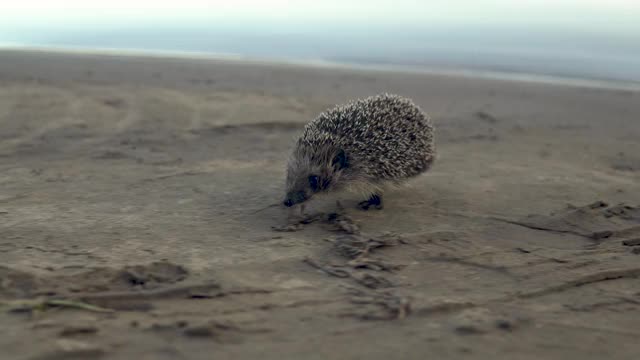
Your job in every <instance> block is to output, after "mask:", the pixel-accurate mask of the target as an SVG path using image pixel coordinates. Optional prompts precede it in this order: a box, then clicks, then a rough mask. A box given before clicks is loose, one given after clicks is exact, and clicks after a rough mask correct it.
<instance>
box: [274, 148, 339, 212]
mask: <svg viewBox="0 0 640 360" xmlns="http://www.w3.org/2000/svg"><path fill="white" fill-rule="evenodd" d="M349 167H350V164H349V159H348V155H347V154H346V153H345V151H344V150H343V149H340V148H339V147H337V146H327V145H326V144H325V146H322V147H319V148H317V147H313V148H311V147H309V146H305V145H301V144H298V146H297V147H296V149H295V150H294V152H293V154H292V155H291V157H290V158H289V163H288V165H287V182H286V195H285V199H284V201H283V204H284V205H285V206H287V207H290V206H293V205H295V204H300V203H303V202H305V201H307V200H309V199H310V198H311V197H312V196H313V195H315V194H317V193H322V192H328V191H333V190H338V189H340V188H341V187H342V186H343V185H344V184H343V182H344V180H345V179H346V178H348V177H349V176H348V172H349ZM345 175H346V176H345Z"/></svg>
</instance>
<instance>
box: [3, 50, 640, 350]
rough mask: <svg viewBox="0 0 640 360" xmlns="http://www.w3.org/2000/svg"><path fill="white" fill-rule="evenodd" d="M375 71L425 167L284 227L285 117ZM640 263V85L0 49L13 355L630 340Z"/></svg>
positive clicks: (289, 120)
mask: <svg viewBox="0 0 640 360" xmlns="http://www.w3.org/2000/svg"><path fill="white" fill-rule="evenodd" d="M381 92H392V93H397V94H400V95H404V96H407V97H410V98H412V99H413V100H414V101H415V103H416V104H418V105H419V106H420V107H421V108H422V109H424V110H425V111H426V112H427V113H428V114H430V116H431V117H432V118H433V121H434V123H435V126H436V129H437V137H436V143H437V148H438V160H437V162H436V164H435V165H434V167H433V169H432V170H431V171H430V172H429V173H427V174H425V176H422V177H420V178H418V179H416V180H415V181H413V182H412V183H411V186H409V187H407V188H404V189H400V190H397V191H394V192H392V193H388V194H386V204H385V209H384V210H380V211H377V210H370V211H360V210H358V209H357V208H356V206H355V204H356V203H357V202H358V201H360V200H362V199H359V198H357V197H353V196H351V197H350V196H349V195H342V197H341V199H342V200H344V201H343V204H345V207H346V210H345V211H346V213H340V214H335V213H334V212H335V210H336V209H335V198H334V197H326V198H324V199H319V200H318V201H315V202H313V203H311V204H310V205H309V206H308V207H307V212H309V213H310V214H311V215H312V216H311V217H310V218H308V219H307V220H306V221H304V223H300V224H296V225H295V226H289V227H286V226H284V225H286V224H287V221H288V220H287V211H286V210H285V209H284V208H281V207H276V206H272V207H269V205H271V204H274V203H278V202H280V201H281V199H282V197H283V195H284V194H283V187H284V171H285V162H286V158H287V155H288V153H289V150H290V148H291V146H292V145H293V141H294V139H295V137H296V136H297V135H298V134H299V133H300V132H301V130H302V128H303V126H304V125H305V124H306V123H307V122H308V121H310V120H311V119H313V118H314V117H315V116H316V115H317V114H318V113H320V112H321V111H323V110H325V109H326V108H328V107H332V106H333V105H335V104H340V103H344V102H346V101H349V100H351V99H354V98H359V97H365V96H369V95H375V94H377V93H381ZM313 215H315V216H313ZM639 277H640V92H638V91H633V90H629V89H618V90H616V89H605V88H596V87H586V86H566V85H562V84H543V83H534V82H521V81H510V80H499V79H489V78H479V77H478V78H476V77H472V76H453V75H437V74H419V73H410V72H383V71H364V70H355V69H348V68H331V67H312V66H301V65H283V64H280V65H279V64H268V63H258V62H240V61H230V60H213V59H184V58H182V59H179V58H174V59H171V58H166V59H165V58H160V57H142V56H126V57H118V56H108V55H104V54H103V55H100V54H84V55H83V54H68V53H67V54H65V53H53V52H41V51H38V52H28V51H1V52H0V308H1V309H2V312H1V313H0V324H2V326H0V349H2V351H1V352H0V358H1V359H70V358H77V359H92V358H102V359H134V358H135V359H140V360H142V359H211V358H220V359H253V358H261V359H263V360H267V359H283V358H284V359H390V358H399V359H424V358H427V357H428V358H433V359H459V358H478V359H480V358H482V359H484V358H486V359H495V358H498V357H500V358H509V359H536V360H537V359H636V358H637V356H638V353H640V343H639V342H638V338H639V337H640V316H638V311H640V280H639V279H638V278H639Z"/></svg>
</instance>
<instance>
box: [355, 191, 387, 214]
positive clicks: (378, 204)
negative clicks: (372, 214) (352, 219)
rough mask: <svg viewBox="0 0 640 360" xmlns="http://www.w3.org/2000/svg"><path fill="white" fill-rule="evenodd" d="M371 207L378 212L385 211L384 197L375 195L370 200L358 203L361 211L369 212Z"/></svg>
mask: <svg viewBox="0 0 640 360" xmlns="http://www.w3.org/2000/svg"><path fill="white" fill-rule="evenodd" d="M371 207H373V208H374V209H376V210H382V209H383V207H384V206H383V204H382V195H378V194H373V195H371V197H370V198H369V199H368V200H365V201H361V202H359V203H358V208H360V210H365V211H366V210H369V209H370V208H371Z"/></svg>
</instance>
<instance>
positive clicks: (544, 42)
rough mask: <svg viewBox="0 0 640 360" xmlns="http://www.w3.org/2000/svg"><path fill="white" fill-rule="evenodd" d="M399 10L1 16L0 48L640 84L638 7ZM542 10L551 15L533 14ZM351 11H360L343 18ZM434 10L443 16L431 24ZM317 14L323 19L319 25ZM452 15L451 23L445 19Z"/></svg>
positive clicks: (465, 1)
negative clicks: (194, 55)
mask: <svg viewBox="0 0 640 360" xmlns="http://www.w3.org/2000/svg"><path fill="white" fill-rule="evenodd" d="M496 1H497V2H496ZM397 2H398V8H399V9H400V10H398V11H396V10H395V9H396V8H395V7H393V2H389V1H387V2H381V3H376V2H375V1H373V0H371V1H367V2H363V1H357V0H356V1H355V2H354V3H351V4H352V5H353V4H356V5H358V4H359V5H360V6H365V5H367V6H369V10H371V9H372V6H374V5H376V4H377V5H378V7H377V8H375V7H373V9H377V10H378V11H375V12H371V14H372V15H367V13H366V12H365V14H364V15H363V14H360V13H353V14H349V13H348V12H347V13H345V11H346V10H344V9H343V10H344V11H341V12H334V13H331V12H330V10H331V9H333V8H331V7H330V6H334V7H335V8H336V9H339V6H340V5H339V3H338V2H334V3H333V4H332V5H331V4H330V6H329V5H328V6H329V7H326V8H325V7H323V8H318V9H316V13H312V15H313V14H315V15H314V16H311V15H309V16H308V18H305V16H306V15H305V14H306V13H305V12H301V11H302V10H304V9H302V10H301V9H297V8H294V9H293V10H296V11H298V12H295V11H293V10H292V11H291V13H290V14H288V15H291V16H289V17H287V16H283V14H282V13H281V12H282V11H283V9H284V10H285V11H288V10H289V8H288V7H286V5H283V3H278V4H277V5H278V6H281V7H280V8H278V9H279V11H280V12H277V11H272V12H271V13H265V14H262V15H261V14H257V15H256V14H253V15H252V16H241V15H238V14H237V13H235V12H232V13H233V14H236V15H235V16H229V17H226V18H222V17H220V16H218V17H215V16H213V15H212V17H208V16H204V15H203V16H201V17H198V16H196V17H191V18H189V17H182V18H181V17H180V16H178V15H176V16H175V17H174V18H172V17H171V16H170V14H169V15H167V14H164V16H163V17H157V18H153V17H150V18H140V19H138V18H135V17H134V18H127V19H124V20H123V19H122V18H117V17H114V18H108V17H106V18H104V19H102V18H100V17H99V14H98V15H96V16H97V17H95V18H87V16H88V15H86V14H85V15H82V14H80V13H78V14H76V15H77V16H76V17H75V19H76V21H72V20H73V19H71V20H69V21H57V22H55V21H54V22H50V23H48V22H47V21H45V20H46V16H47V14H46V13H43V14H40V15H39V16H40V17H34V20H33V21H31V23H29V22H28V21H23V22H16V21H9V20H11V19H9V18H7V19H6V20H7V21H4V22H3V21H2V20H3V19H2V15H1V14H0V46H1V45H2V44H3V43H4V44H5V45H6V44H9V43H11V44H13V45H15V44H22V45H26V46H30V45H37V46H48V47H49V46H54V47H55V46H63V47H73V48H87V49H89V48H91V49H96V48H112V49H113V48H116V49H136V50H156V51H181V52H185V51H186V52H190V51H192V52H200V53H211V54H235V55H239V56H243V57H250V58H261V59H275V60H282V59H285V60H299V61H318V60H321V61H327V62H332V63H343V64H355V65H374V66H395V67H412V68H418V69H421V68H423V69H445V70H458V69H465V70H480V71H494V72H505V73H526V74H541V75H552V76H562V77H575V78H584V79H596V80H613V81H625V82H640V4H637V5H636V2H635V1H634V0H627V1H625V0H609V1H596V0H584V3H581V2H580V1H578V0H567V2H564V3H563V0H557V1H556V2H550V1H546V0H539V2H532V1H531V0H523V3H528V4H529V5H530V6H529V7H513V6H512V7H511V8H509V9H507V10H509V11H506V10H504V9H503V8H502V7H494V8H489V10H491V11H489V10H486V8H487V7H486V6H485V7H481V6H478V4H480V5H482V4H484V5H487V6H488V5H491V4H493V5H495V4H498V3H500V4H503V5H504V4H505V3H504V2H502V3H501V2H500V1H499V0H495V1H492V0H478V1H476V2H470V1H469V0H458V2H457V3H456V1H454V0H452V1H451V5H446V4H445V3H446V2H441V1H438V2H437V5H438V6H435V5H433V6H431V5H429V4H428V2H416V1H410V0H406V1H405V0H397ZM266 3H267V4H268V3H269V1H266ZM541 3H545V4H546V5H548V8H544V7H540V6H538V5H540V4H541ZM638 3H640V1H638ZM255 4H257V3H255ZM255 4H254V6H257V5H255ZM381 4H382V5H381ZM425 4H426V5H425ZM443 4H444V5H443ZM456 4H457V5H456ZM554 4H555V5H554ZM558 4H561V5H562V4H564V5H567V6H564V7H561V6H560V7H559V6H558ZM581 4H585V6H581ZM383 5H384V6H386V7H384V6H383ZM534 5H535V6H534ZM568 5H571V6H573V7H571V6H568ZM586 5H588V6H586ZM402 6H404V8H403V7H402ZM410 6H413V8H411V7H410ZM616 6H618V7H616ZM554 7H555V9H554ZM230 9H233V8H230ZM264 9H269V8H267V7H265V8H264ZM354 9H358V8H357V7H355V8H349V9H347V10H349V11H352V12H353V11H354ZM385 9H386V10H387V12H388V14H387V13H385V11H384V10H385ZM403 9H404V10H403ZM431 9H436V10H437V11H439V12H440V13H438V14H434V13H432V12H431V11H430V10H431ZM227 10H228V9H227ZM325 10H326V11H325ZM401 10H402V11H401ZM411 10H415V11H413V12H411ZM462 10H464V11H462ZM534 10H535V11H534ZM265 11H266V10H265ZM322 11H325V12H327V13H323V16H319V15H318V13H320V12H322ZM336 11H337V10H336ZM394 11H395V12H394ZM456 11H457V12H456ZM483 11H484V12H483ZM526 11H529V12H530V13H531V14H528V13H526ZM523 12H524V13H523ZM61 13H63V12H61ZM450 13H452V14H453V15H452V16H447V14H450ZM285 15H287V14H285ZM294 15H295V16H294ZM59 16H63V15H58V18H57V19H58V20H60V18H59ZM64 16H66V15H64ZM186 18H189V19H191V20H189V21H186V20H185V19H186ZM35 19H38V20H37V21H36V20H35ZM43 19H45V20H43ZM62 19H64V17H63V18H62ZM78 19H81V20H82V19H83V20H84V21H78ZM141 19H142V20H141ZM144 19H146V21H143V20H144Z"/></svg>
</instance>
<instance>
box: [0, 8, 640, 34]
mask: <svg viewBox="0 0 640 360" xmlns="http://www.w3.org/2000/svg"><path fill="white" fill-rule="evenodd" d="M639 16H640V1H638V0H432V1H429V0H392V1H389V0H321V1H320V0H297V1H291V0H288V1H287V0H208V1H207V0H164V1H163V0H136V1H133V0H106V1H87V0H58V1H55V0H49V1H47V0H20V1H11V2H6V3H5V4H3V5H2V11H1V12H0V24H1V25H0V26H2V27H3V28H5V29H6V28H11V27H23V26H27V27H31V26H36V27H48V26H78V25H92V26H97V25H109V24H116V23H119V24H139V25H144V24H150V23H151V24H153V23H158V22H159V21H162V22H173V23H187V22H191V21H196V22H200V21H222V22H237V21H246V20H259V21H261V22H262V21H287V22H299V23H308V22H313V23H326V22H334V23H335V22H344V23H366V24H371V23H372V22H376V23H384V24H391V25H404V24H415V25H427V23H429V24H435V25H437V24H447V25H448V24H467V25H469V24H490V25H498V24H516V25H522V26H524V25H528V24H529V25H542V24H547V25H550V26H558V27H562V28H566V27H569V28H580V29H587V28H589V27H591V28H592V29H593V30H594V31H619V32H623V33H624V32H628V31H631V30H635V31H637V30H638V29H640V21H639V20H640V17H639Z"/></svg>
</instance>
